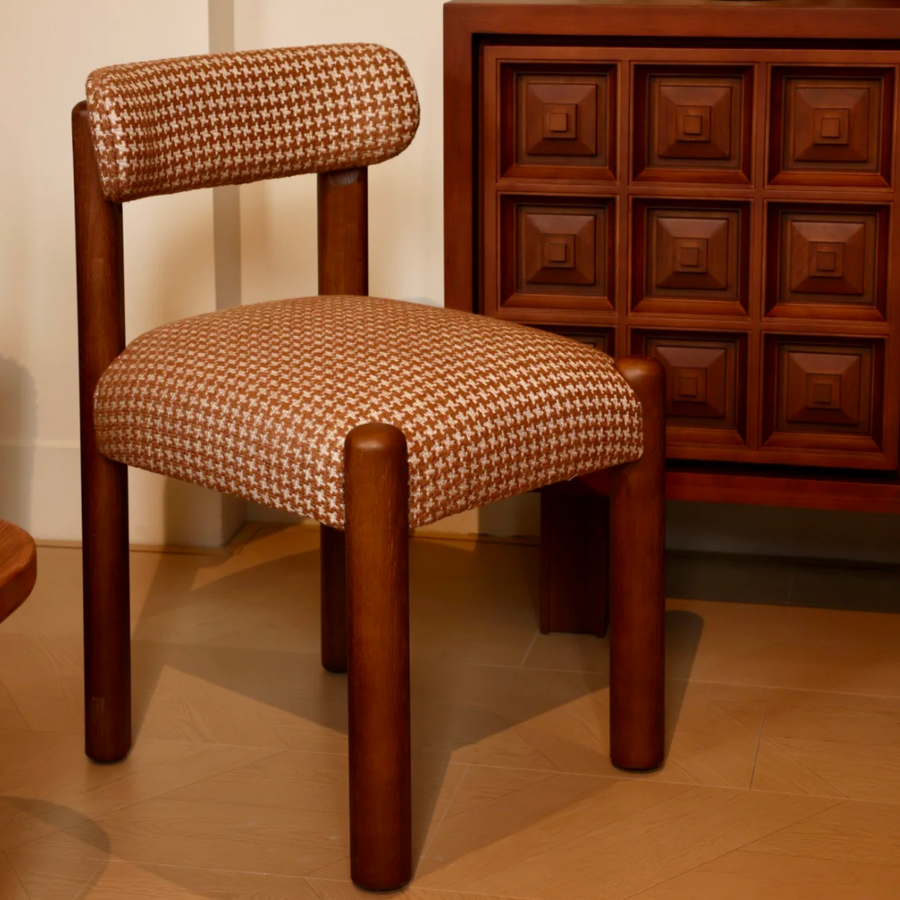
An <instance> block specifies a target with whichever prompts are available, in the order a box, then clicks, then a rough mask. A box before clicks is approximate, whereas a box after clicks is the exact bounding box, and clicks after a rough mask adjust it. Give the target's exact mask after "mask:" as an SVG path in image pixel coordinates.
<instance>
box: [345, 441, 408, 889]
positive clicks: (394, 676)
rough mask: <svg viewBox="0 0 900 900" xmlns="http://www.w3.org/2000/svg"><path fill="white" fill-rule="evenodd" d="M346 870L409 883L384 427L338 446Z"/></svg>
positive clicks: (396, 554)
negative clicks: (345, 670)
mask: <svg viewBox="0 0 900 900" xmlns="http://www.w3.org/2000/svg"><path fill="white" fill-rule="evenodd" d="M344 477H345V487H344V496H345V501H346V550H347V609H348V634H349V660H348V661H349V720H350V870H351V876H352V878H353V881H354V882H355V883H356V884H357V885H359V886H360V887H363V888H366V889H368V890H392V889H396V888H399V887H402V886H403V885H404V884H406V883H407V882H408V881H409V880H410V878H411V877H412V836H411V830H412V829H411V797H410V727H409V547H408V543H409V537H408V522H409V513H408V506H409V503H408V499H409V473H408V466H407V451H406V439H405V437H404V436H403V433H402V432H401V431H399V430H398V429H397V428H394V427H393V426H391V425H381V424H368V425H360V426H358V427H357V428H354V429H353V431H351V432H350V434H349V435H348V436H347V441H346V445H345V469H344Z"/></svg>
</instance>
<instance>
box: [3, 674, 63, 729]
mask: <svg viewBox="0 0 900 900" xmlns="http://www.w3.org/2000/svg"><path fill="white" fill-rule="evenodd" d="M0 687H2V688H3V690H4V691H6V696H7V697H9V701H10V703H12V705H13V709H15V711H16V712H17V713H18V714H19V717H20V718H21V719H22V721H23V722H24V723H25V724H26V725H27V726H28V727H27V729H22V728H4V729H3V731H23V730H27V731H34V730H35V729H34V728H32V726H31V723H30V722H29V721H28V719H27V718H25V713H23V712H22V710H21V709H20V708H19V704H18V703H16V698H15V697H14V696H13V695H12V691H10V689H9V688H8V687H7V686H6V684H5V683H4V682H2V681H0ZM52 733H53V734H69V733H70V732H55V731H54V732H52Z"/></svg>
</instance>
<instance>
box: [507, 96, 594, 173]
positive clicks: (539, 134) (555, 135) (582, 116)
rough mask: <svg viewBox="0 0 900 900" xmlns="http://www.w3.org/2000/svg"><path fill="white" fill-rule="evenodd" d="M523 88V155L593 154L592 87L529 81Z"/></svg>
mask: <svg viewBox="0 0 900 900" xmlns="http://www.w3.org/2000/svg"><path fill="white" fill-rule="evenodd" d="M523 89H524V92H525V135H524V147H523V150H524V155H526V156H559V155H565V156H595V155H596V153H597V85H596V84H581V83H578V82H558V81H533V80H532V81H527V82H525V84H524V88H523Z"/></svg>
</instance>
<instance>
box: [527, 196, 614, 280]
mask: <svg viewBox="0 0 900 900" xmlns="http://www.w3.org/2000/svg"><path fill="white" fill-rule="evenodd" d="M521 223H522V229H521V234H522V241H521V246H520V248H519V252H520V261H521V264H522V265H521V272H522V285H521V288H522V289H524V290H527V289H528V288H529V287H530V286H534V285H544V284H555V285H573V284H577V285H596V284H597V275H598V272H597V263H598V257H597V252H596V248H597V216H596V215H575V214H573V213H565V214H559V213H544V212H534V211H532V212H524V213H523V214H522V219H521Z"/></svg>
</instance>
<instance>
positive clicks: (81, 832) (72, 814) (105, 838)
mask: <svg viewBox="0 0 900 900" xmlns="http://www.w3.org/2000/svg"><path fill="white" fill-rule="evenodd" d="M2 799H3V801H4V802H6V803H9V804H10V806H13V807H15V808H16V809H17V810H19V812H21V813H22V814H23V815H25V816H27V817H28V818H29V819H33V820H35V821H37V822H41V823H43V824H44V825H47V826H49V827H50V829H51V831H59V830H61V829H66V828H73V827H74V826H76V825H77V826H78V837H79V839H80V840H82V841H84V843H85V844H87V846H88V847H91V848H92V849H94V850H96V851H98V852H99V853H100V858H99V859H98V860H97V870H96V871H95V872H94V873H93V875H91V877H90V878H89V879H88V881H87V882H86V883H85V884H84V885H82V886H81V887H80V889H79V890H78V896H79V897H82V896H85V897H87V896H89V895H88V893H87V892H88V889H89V888H90V887H92V886H93V885H95V884H96V883H97V882H98V881H99V880H100V878H101V877H102V875H103V872H104V870H105V869H106V864H107V863H108V861H109V855H110V840H109V835H108V834H107V833H106V832H105V831H104V830H103V828H101V827H100V825H98V824H97V822H95V821H94V820H92V819H89V818H88V817H87V816H85V815H84V814H83V813H80V812H78V811H77V810H75V809H72V808H71V807H68V806H61V805H59V804H58V803H51V802H50V801H49V800H36V799H34V798H33V797H17V796H10V795H6V796H4V797H3V798H2ZM28 848H29V842H27V841H26V842H25V843H24V844H17V845H14V846H12V847H9V848H7V849H8V850H9V851H11V852H14V851H16V850H27V849H28ZM0 887H2V886H0ZM0 895H2V892H0ZM41 896H45V895H44V894H41ZM47 896H49V895H47ZM54 896H57V895H56V894H55V893H54Z"/></svg>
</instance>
